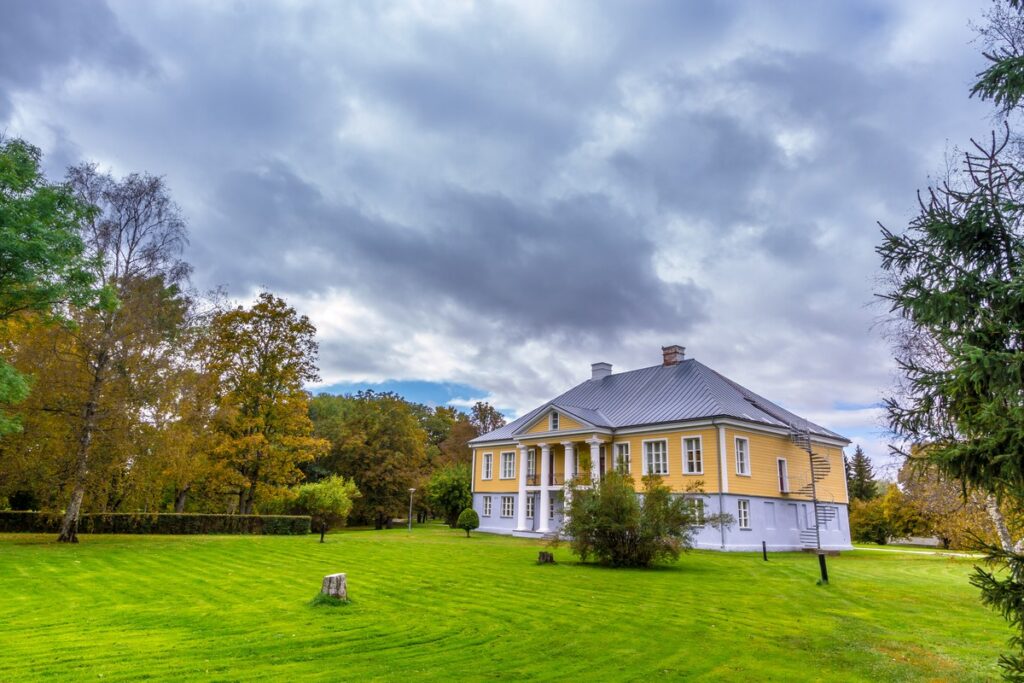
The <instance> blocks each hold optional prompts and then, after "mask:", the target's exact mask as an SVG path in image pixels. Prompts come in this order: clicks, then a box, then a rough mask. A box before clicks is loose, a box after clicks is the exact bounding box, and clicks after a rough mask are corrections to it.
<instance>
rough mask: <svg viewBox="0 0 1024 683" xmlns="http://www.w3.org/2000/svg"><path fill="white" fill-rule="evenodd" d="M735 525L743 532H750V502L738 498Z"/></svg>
mask: <svg viewBox="0 0 1024 683" xmlns="http://www.w3.org/2000/svg"><path fill="white" fill-rule="evenodd" d="M736 524H737V525H738V526H739V528H740V529H743V530H744V531H749V530H750V528H751V527H750V501H749V500H748V499H746V498H740V499H739V500H737V501H736Z"/></svg>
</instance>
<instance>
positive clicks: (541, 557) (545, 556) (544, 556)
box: [537, 550, 555, 564]
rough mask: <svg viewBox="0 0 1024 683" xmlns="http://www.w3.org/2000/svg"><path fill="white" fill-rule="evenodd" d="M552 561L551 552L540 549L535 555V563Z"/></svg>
mask: <svg viewBox="0 0 1024 683" xmlns="http://www.w3.org/2000/svg"><path fill="white" fill-rule="evenodd" d="M554 563H555V556H554V554H553V553H549V552H545V551H543V550H542V551H540V553H539V554H538V555H537V564H554Z"/></svg>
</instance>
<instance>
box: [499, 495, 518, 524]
mask: <svg viewBox="0 0 1024 683" xmlns="http://www.w3.org/2000/svg"><path fill="white" fill-rule="evenodd" d="M501 516H502V517H504V518H505V519H508V518H510V517H515V516H516V499H515V496H502V497H501Z"/></svg>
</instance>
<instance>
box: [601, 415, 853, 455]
mask: <svg viewBox="0 0 1024 683" xmlns="http://www.w3.org/2000/svg"><path fill="white" fill-rule="evenodd" d="M718 425H727V426H729V427H735V428H737V429H746V430H749V431H752V432H764V433H766V434H776V435H778V436H789V435H790V434H792V433H793V430H792V429H789V428H787V427H775V426H772V425H766V424H762V423H760V422H747V421H745V420H737V419H735V418H728V417H720V418H708V419H700V420H687V421H685V422H662V423H658V424H649V425H638V426H635V427H623V428H622V429H616V430H614V431H613V432H612V433H613V434H615V435H616V436H618V435H620V434H622V435H625V434H644V433H648V432H666V431H675V430H679V429H699V428H701V427H717V426H718ZM811 441H813V442H815V443H820V444H824V445H826V446H837V447H839V448H842V447H844V446H847V445H849V444H850V441H848V440H846V439H834V438H829V437H827V436H821V435H818V434H811Z"/></svg>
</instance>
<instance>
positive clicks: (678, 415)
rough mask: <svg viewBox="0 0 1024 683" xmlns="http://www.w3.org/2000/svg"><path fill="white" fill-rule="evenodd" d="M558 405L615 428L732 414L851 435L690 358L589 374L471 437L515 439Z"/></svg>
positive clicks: (478, 440) (477, 440)
mask: <svg viewBox="0 0 1024 683" xmlns="http://www.w3.org/2000/svg"><path fill="white" fill-rule="evenodd" d="M552 407H553V408H557V409H558V410H560V411H562V412H564V413H566V414H568V415H570V416H573V417H576V418H578V419H582V420H583V421H585V422H587V423H589V424H592V425H594V426H595V427H606V428H609V429H618V428H621V427H638V426H641V425H654V424H660V423H666V422H683V421H686V420H699V419H706V418H713V417H730V418H735V419H738V420H746V421H748V422H756V423H760V424H764V425H768V426H771V427H781V428H785V429H795V430H798V431H808V430H809V431H810V432H811V433H812V434H816V435H818V436H824V437H828V438H832V439H842V440H846V441H848V439H846V438H845V437H843V436H840V435H839V434H837V433H835V432H833V431H831V430H828V429H825V428H824V427H822V426H820V425H816V424H814V423H813V422H811V421H809V420H806V419H804V418H802V417H800V416H799V415H795V414H793V413H791V412H789V411H788V410H786V409H785V408H782V407H780V406H778V405H776V404H774V403H772V402H771V401H769V400H768V399H766V398H763V397H761V396H758V395H757V394H755V393H754V392H752V391H750V390H749V389H746V388H744V387H742V386H740V385H739V384H736V383H735V382H733V381H732V380H730V379H727V378H726V377H723V376H722V375H720V374H718V373H717V372H715V371H714V370H712V369H711V368H709V367H707V366H706V365H704V364H702V363H699V362H697V361H696V360H693V359H689V360H684V361H683V362H681V363H679V364H678V365H655V366H653V367H650V368H642V369H640V370H632V371H630V372H620V373H618V374H612V375H608V376H607V377H604V378H603V379H598V380H587V381H586V382H583V383H582V384H579V385H577V386H575V387H573V388H572V389H570V390H569V391H567V392H565V393H564V394H562V395H561V396H558V397H557V398H555V399H552V400H551V401H549V402H547V403H545V404H544V405H542V406H540V407H538V408H535V409H534V410H531V411H530V412H528V413H526V414H525V415H523V416H522V417H520V418H519V419H517V420H513V421H512V422H510V423H508V424H507V425H505V426H504V427H501V428H499V429H496V430H494V431H493V432H490V433H488V434H483V435H481V436H478V437H477V438H475V439H473V440H472V441H470V443H471V444H472V443H484V442H488V441H503V440H510V439H514V438H515V436H516V433H517V432H518V431H519V430H520V429H522V428H523V427H525V426H526V425H528V424H529V423H530V422H532V421H533V420H534V419H535V418H536V417H537V416H538V415H540V414H541V413H542V412H544V411H546V410H547V409H548V408H552Z"/></svg>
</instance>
